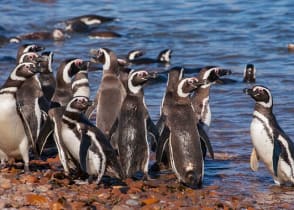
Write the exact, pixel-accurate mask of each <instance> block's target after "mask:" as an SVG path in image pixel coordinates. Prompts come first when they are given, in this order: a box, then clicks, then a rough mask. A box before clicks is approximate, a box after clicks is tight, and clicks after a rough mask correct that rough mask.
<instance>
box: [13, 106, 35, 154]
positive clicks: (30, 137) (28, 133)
mask: <svg viewBox="0 0 294 210" xmlns="http://www.w3.org/2000/svg"><path fill="white" fill-rule="evenodd" d="M22 106H23V104H22V102H20V101H17V102H16V110H17V112H18V114H19V116H20V119H21V121H22V124H23V127H24V130H25V133H26V136H27V138H28V141H29V142H30V143H31V145H32V148H33V152H34V154H35V155H36V157H37V158H39V153H38V151H37V149H36V142H35V141H34V138H33V134H32V131H31V128H30V125H29V122H28V121H27V119H26V116H25V114H24V112H23V109H22Z"/></svg>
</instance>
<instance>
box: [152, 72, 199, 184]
mask: <svg viewBox="0 0 294 210" xmlns="http://www.w3.org/2000/svg"><path fill="white" fill-rule="evenodd" d="M202 84H203V82H202V81H199V80H198V79H197V78H196V77H193V78H185V79H181V80H179V81H178V82H177V89H176V91H175V93H174V94H173V101H171V103H170V104H169V106H168V109H167V110H166V112H167V115H166V119H165V128H164V131H163V132H162V134H161V136H160V138H159V145H158V148H157V152H156V159H157V161H159V162H160V161H161V158H162V154H163V152H164V147H165V145H168V148H169V158H168V159H169V161H170V165H171V166H172V170H173V171H174V173H175V174H176V176H177V178H178V180H179V181H180V182H182V183H184V184H186V185H188V186H190V187H201V185H202V180H203V174H204V161H203V154H202V150H201V143H200V137H199V133H198V129H197V120H198V119H197V117H196V114H195V111H194V108H193V106H192V104H191V100H190V95H191V93H192V92H193V91H195V89H197V88H198V87H199V86H200V85H202Z"/></svg>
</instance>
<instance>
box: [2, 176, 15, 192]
mask: <svg viewBox="0 0 294 210" xmlns="http://www.w3.org/2000/svg"><path fill="white" fill-rule="evenodd" d="M0 187H1V188H3V189H5V190H8V189H10V188H11V187H12V184H11V181H10V180H9V179H5V178H1V181H0Z"/></svg>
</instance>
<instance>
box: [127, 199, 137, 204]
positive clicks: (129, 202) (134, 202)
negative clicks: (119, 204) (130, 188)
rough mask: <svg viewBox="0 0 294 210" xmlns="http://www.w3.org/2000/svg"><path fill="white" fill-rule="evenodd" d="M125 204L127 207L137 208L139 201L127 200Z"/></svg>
mask: <svg viewBox="0 0 294 210" xmlns="http://www.w3.org/2000/svg"><path fill="white" fill-rule="evenodd" d="M126 204H127V205H129V206H139V205H140V203H139V201H137V200H133V199H129V200H127V201H126Z"/></svg>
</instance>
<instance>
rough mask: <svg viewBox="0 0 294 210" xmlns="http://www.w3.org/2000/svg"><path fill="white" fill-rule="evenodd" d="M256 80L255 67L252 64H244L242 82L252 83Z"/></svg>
mask: <svg viewBox="0 0 294 210" xmlns="http://www.w3.org/2000/svg"><path fill="white" fill-rule="evenodd" d="M255 81H256V69H255V67H254V65H253V64H251V63H249V64H247V65H246V67H245V69H244V74H243V82H247V83H254V82H255Z"/></svg>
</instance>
